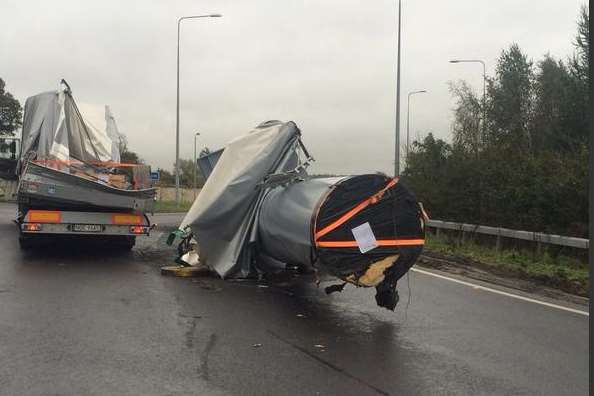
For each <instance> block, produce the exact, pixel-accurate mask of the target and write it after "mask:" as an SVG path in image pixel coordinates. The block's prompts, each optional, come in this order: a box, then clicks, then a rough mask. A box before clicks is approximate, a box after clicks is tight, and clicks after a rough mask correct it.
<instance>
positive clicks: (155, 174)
mask: <svg viewBox="0 0 594 396" xmlns="http://www.w3.org/2000/svg"><path fill="white" fill-rule="evenodd" d="M160 179H161V174H160V173H159V171H156V172H151V180H152V181H159V180H160Z"/></svg>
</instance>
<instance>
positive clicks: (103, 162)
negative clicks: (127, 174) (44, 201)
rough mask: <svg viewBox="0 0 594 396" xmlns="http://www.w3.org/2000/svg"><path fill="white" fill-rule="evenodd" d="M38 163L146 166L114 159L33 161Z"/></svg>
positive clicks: (118, 166) (123, 166) (116, 166)
mask: <svg viewBox="0 0 594 396" xmlns="http://www.w3.org/2000/svg"><path fill="white" fill-rule="evenodd" d="M33 162H34V163H36V164H41V165H49V166H52V165H85V164H90V165H97V166H105V167H107V168H133V167H137V166H144V164H128V163H123V162H114V161H86V162H83V161H78V160H53V159H51V160H35V161H33Z"/></svg>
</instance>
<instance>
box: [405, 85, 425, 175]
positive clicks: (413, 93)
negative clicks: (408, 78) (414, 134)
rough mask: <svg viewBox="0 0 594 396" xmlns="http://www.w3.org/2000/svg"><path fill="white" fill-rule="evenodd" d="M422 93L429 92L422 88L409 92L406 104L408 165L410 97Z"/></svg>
mask: <svg viewBox="0 0 594 396" xmlns="http://www.w3.org/2000/svg"><path fill="white" fill-rule="evenodd" d="M420 93H427V91H425V90H424V89H422V90H420V91H412V92H409V93H408V102H407V104H406V163H407V165H408V146H409V144H410V137H409V131H408V126H409V124H410V97H411V96H412V95H415V94H420Z"/></svg>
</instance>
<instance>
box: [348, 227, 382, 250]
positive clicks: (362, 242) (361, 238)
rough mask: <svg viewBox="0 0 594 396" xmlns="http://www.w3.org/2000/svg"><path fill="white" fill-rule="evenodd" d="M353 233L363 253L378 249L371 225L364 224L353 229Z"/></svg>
mask: <svg viewBox="0 0 594 396" xmlns="http://www.w3.org/2000/svg"><path fill="white" fill-rule="evenodd" d="M351 231H352V232H353V236H354V237H355V241H357V245H358V246H359V250H360V251H361V253H366V252H368V251H370V250H372V249H375V248H376V247H378V244H377V240H376V239H375V235H373V231H372V230H371V226H370V225H369V223H363V224H361V225H360V226H357V227H355V228H353V229H352V230H351Z"/></svg>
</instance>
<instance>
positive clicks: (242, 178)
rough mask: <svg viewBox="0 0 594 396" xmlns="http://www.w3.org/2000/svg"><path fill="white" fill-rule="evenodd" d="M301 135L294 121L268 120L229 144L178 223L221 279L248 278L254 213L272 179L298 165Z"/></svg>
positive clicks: (256, 212) (256, 213)
mask: <svg viewBox="0 0 594 396" xmlns="http://www.w3.org/2000/svg"><path fill="white" fill-rule="evenodd" d="M300 135H301V133H300V131H299V128H297V125H295V123H293V122H287V123H283V122H280V121H268V122H265V123H263V124H260V125H259V126H258V127H257V128H255V129H254V130H253V131H251V132H250V133H248V134H247V135H244V136H241V137H239V138H237V139H235V140H233V141H231V142H230V143H229V144H228V145H227V146H226V147H225V148H224V150H223V152H222V154H221V155H220V158H219V159H218V161H217V162H216V166H215V167H214V169H213V171H212V174H210V176H209V177H208V179H207V181H206V183H205V185H204V187H203V188H202V190H201V191H200V194H199V195H198V197H197V198H196V200H195V201H194V204H193V205H192V207H191V208H190V210H189V212H188V213H187V214H186V216H185V217H184V219H183V221H182V222H181V224H180V227H179V228H180V229H182V230H184V229H185V228H186V227H188V226H189V227H190V228H191V230H192V233H193V234H194V236H195V237H196V239H197V240H198V243H199V245H200V259H201V261H203V262H204V263H205V264H207V265H208V266H210V267H211V268H213V269H214V270H215V271H216V272H217V273H218V274H219V275H220V276H221V277H228V276H231V275H235V274H237V273H239V274H241V275H242V276H248V275H250V274H251V273H253V271H254V270H255V269H254V268H252V265H251V263H252V261H253V260H252V259H253V255H254V251H253V249H250V248H249V247H250V244H252V245H253V244H255V243H256V241H257V224H258V223H257V215H258V208H259V206H260V205H261V203H262V199H263V197H264V194H265V192H266V190H267V187H268V186H270V183H273V182H274V179H275V178H274V175H280V174H284V173H285V172H289V171H292V170H294V169H295V168H297V167H298V165H299V163H298V156H297V147H298V146H299V144H300V141H299V139H300Z"/></svg>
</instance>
